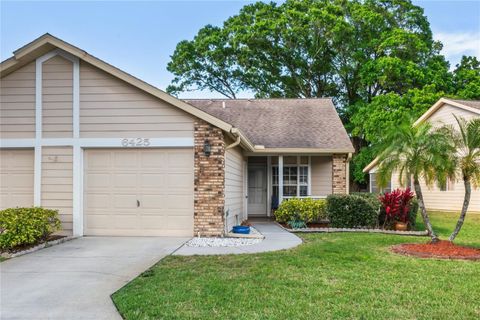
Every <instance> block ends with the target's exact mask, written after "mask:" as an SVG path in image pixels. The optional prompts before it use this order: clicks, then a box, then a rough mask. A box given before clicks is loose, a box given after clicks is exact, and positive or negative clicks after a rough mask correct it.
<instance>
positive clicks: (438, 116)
mask: <svg viewBox="0 0 480 320" xmlns="http://www.w3.org/2000/svg"><path fill="white" fill-rule="evenodd" d="M454 115H455V116H457V117H461V118H465V119H466V120H470V119H473V118H474V117H480V115H478V114H475V113H473V112H471V111H468V110H464V109H461V108H458V107H455V106H451V105H448V104H444V105H443V106H442V107H441V108H440V109H438V110H437V111H436V112H435V113H434V114H432V115H431V116H430V117H429V118H428V119H427V121H428V122H430V123H432V124H433V125H435V126H439V125H444V124H445V125H453V126H455V127H457V128H458V124H457V122H456V120H455V117H454ZM422 189H423V190H425V191H424V198H425V205H426V206H427V208H429V209H431V210H448V211H450V210H453V211H459V210H460V209H461V208H462V204H463V197H464V193H465V188H464V186H463V181H461V180H460V181H456V182H452V183H450V190H448V189H447V190H446V191H441V190H440V188H439V187H438V186H437V185H434V186H431V187H427V186H426V185H425V183H423V182H422ZM469 212H478V213H480V190H478V189H477V190H475V189H473V190H472V196H471V200H470V206H469Z"/></svg>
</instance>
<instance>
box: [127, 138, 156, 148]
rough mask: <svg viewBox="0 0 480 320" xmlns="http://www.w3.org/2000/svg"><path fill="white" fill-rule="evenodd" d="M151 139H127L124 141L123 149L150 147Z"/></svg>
mask: <svg viewBox="0 0 480 320" xmlns="http://www.w3.org/2000/svg"><path fill="white" fill-rule="evenodd" d="M148 146H150V139H148V138H125V139H122V147H127V148H128V147H148Z"/></svg>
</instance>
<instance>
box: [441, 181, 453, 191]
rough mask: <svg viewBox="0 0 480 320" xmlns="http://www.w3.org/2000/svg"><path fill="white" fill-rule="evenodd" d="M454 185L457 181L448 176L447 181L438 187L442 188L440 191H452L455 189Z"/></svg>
mask: <svg viewBox="0 0 480 320" xmlns="http://www.w3.org/2000/svg"><path fill="white" fill-rule="evenodd" d="M454 185H455V181H452V179H450V178H447V181H445V183H443V184H441V185H439V186H438V188H439V189H440V191H452V190H453V189H454V188H453V186H454Z"/></svg>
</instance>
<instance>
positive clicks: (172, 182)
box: [166, 173, 192, 191]
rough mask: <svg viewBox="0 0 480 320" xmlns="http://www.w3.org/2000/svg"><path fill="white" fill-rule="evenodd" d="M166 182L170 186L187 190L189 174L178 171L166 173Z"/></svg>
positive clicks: (188, 187) (189, 181) (189, 180)
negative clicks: (176, 172)
mask: <svg viewBox="0 0 480 320" xmlns="http://www.w3.org/2000/svg"><path fill="white" fill-rule="evenodd" d="M166 178H167V184H168V186H169V187H171V188H178V189H181V190H182V191H189V190H190V186H191V184H192V181H191V174H189V173H179V174H175V175H174V174H168V175H167V177H166Z"/></svg>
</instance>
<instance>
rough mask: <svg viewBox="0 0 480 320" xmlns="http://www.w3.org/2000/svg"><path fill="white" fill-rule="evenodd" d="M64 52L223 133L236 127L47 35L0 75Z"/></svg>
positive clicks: (12, 60) (11, 61) (4, 64)
mask: <svg viewBox="0 0 480 320" xmlns="http://www.w3.org/2000/svg"><path fill="white" fill-rule="evenodd" d="M55 49H60V50H63V51H65V52H68V53H70V54H72V55H74V56H76V57H78V58H79V59H82V60H84V61H85V62H88V63H90V64H91V65H93V66H95V67H97V68H99V69H100V70H103V71H105V72H107V73H109V74H111V75H112V76H114V77H116V78H119V79H121V80H123V81H125V82H127V83H129V84H131V85H133V86H135V87H137V88H139V89H141V90H143V91H145V92H147V93H149V94H151V95H153V96H155V97H157V98H159V99H161V100H163V101H165V102H167V103H169V104H171V105H173V106H175V107H177V108H179V109H181V110H183V111H185V112H187V113H190V114H192V115H194V116H196V117H198V118H200V119H202V120H204V121H206V122H208V123H210V124H212V125H215V126H216V127H219V128H220V129H222V130H225V131H227V132H230V130H231V129H232V128H233V127H232V125H231V124H229V123H226V122H224V121H222V120H220V119H218V118H215V117H214V116H212V115H210V114H208V113H206V112H203V111H201V110H199V109H197V108H194V107H192V106H191V105H189V104H187V103H185V102H184V101H182V100H180V99H177V98H175V97H173V96H171V95H169V94H168V93H166V92H164V91H162V90H160V89H158V88H157V87H154V86H152V85H151V84H148V83H146V82H144V81H142V80H140V79H138V78H136V77H134V76H132V75H131V74H129V73H127V72H125V71H122V70H120V69H118V68H116V67H114V66H112V65H111V64H108V63H106V62H105V61H103V60H100V59H98V58H96V57H94V56H92V55H90V54H88V53H87V52H86V51H84V50H81V49H79V48H77V47H75V46H73V45H71V44H69V43H67V42H65V41H63V40H60V39H58V38H56V37H54V36H52V35H50V34H48V33H47V34H44V35H43V36H41V37H39V38H37V39H35V40H34V41H32V42H30V43H28V44H27V45H25V46H23V47H21V48H19V49H18V50H16V51H15V52H14V55H13V57H11V58H9V59H7V60H5V61H3V62H2V63H1V64H0V76H1V77H4V76H6V75H8V74H10V73H11V72H13V71H15V70H17V69H19V68H21V67H22V66H24V65H26V64H28V63H29V62H32V61H34V60H35V59H36V58H38V57H41V56H42V55H44V54H46V53H48V52H50V51H52V50H55Z"/></svg>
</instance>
